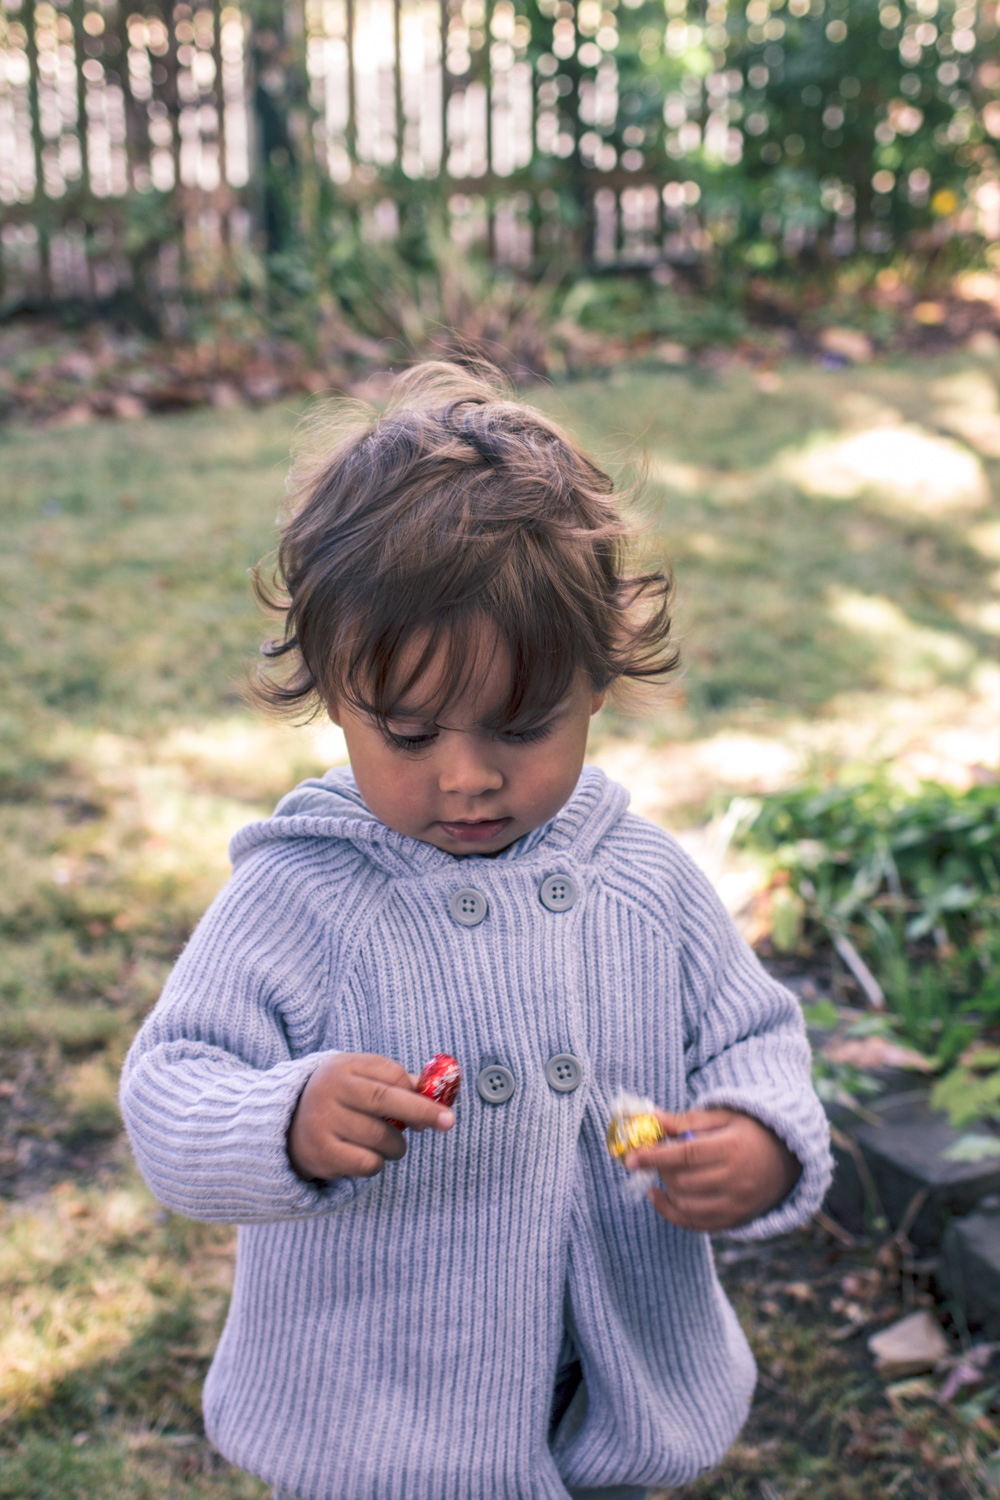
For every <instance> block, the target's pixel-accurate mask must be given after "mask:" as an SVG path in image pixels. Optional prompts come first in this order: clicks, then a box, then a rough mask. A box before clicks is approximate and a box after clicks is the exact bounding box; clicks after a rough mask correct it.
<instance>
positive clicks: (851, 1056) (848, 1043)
mask: <svg viewBox="0 0 1000 1500" xmlns="http://www.w3.org/2000/svg"><path fill="white" fill-rule="evenodd" d="M822 1052H823V1056H824V1057H825V1058H827V1059H828V1061H830V1062H835V1063H849V1064H850V1065H851V1066H852V1067H854V1068H910V1069H911V1070H914V1071H916V1072H918V1073H933V1072H935V1070H936V1066H937V1065H936V1063H935V1062H934V1061H933V1059H932V1058H929V1057H925V1056H924V1055H923V1053H922V1052H917V1051H915V1049H914V1048H913V1047H903V1046H901V1045H900V1044H899V1042H894V1041H891V1040H890V1038H889V1037H885V1036H856V1037H842V1038H840V1039H839V1040H837V1039H834V1040H832V1041H829V1042H827V1043H826V1045H825V1046H824V1047H823V1049H822Z"/></svg>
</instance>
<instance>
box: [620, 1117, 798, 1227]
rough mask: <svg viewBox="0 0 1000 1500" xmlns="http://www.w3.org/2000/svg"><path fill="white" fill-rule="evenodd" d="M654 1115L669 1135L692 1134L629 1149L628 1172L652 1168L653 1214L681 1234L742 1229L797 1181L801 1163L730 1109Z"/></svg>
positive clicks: (781, 1144)
mask: <svg viewBox="0 0 1000 1500" xmlns="http://www.w3.org/2000/svg"><path fill="white" fill-rule="evenodd" d="M656 1118H657V1119H658V1120H659V1122H660V1124H661V1125H662V1126H663V1128H664V1130H665V1131H666V1132H667V1134H668V1135H669V1136H675V1137H676V1136H679V1135H680V1134H681V1133H682V1132H683V1131H685V1130H690V1131H693V1132H694V1139H693V1140H687V1141H679V1140H676V1139H675V1140H666V1141H660V1142H658V1144H657V1145H655V1146H644V1147H643V1148H642V1149H641V1150H640V1151H630V1152H629V1154H628V1156H626V1158H625V1166H626V1167H627V1168H628V1170H629V1171H633V1170H634V1169H635V1168H637V1167H652V1168H654V1170H655V1171H657V1172H658V1173H659V1174H660V1178H661V1181H662V1182H663V1184H664V1188H665V1189H666V1191H664V1188H659V1187H654V1188H651V1189H650V1192H649V1200H650V1202H651V1203H652V1205H653V1207H654V1208H655V1209H656V1212H657V1213H658V1214H661V1215H662V1216H663V1218H665V1219H667V1220H668V1221H669V1222H670V1223H671V1224H677V1225H679V1226H680V1228H681V1229H695V1230H699V1231H707V1232H709V1233H715V1232H716V1231H717V1230H723V1229H738V1228H739V1226H740V1225H741V1224H749V1222H750V1221H751V1219H756V1218H758V1217H759V1216H760V1215H761V1214H763V1213H766V1212H767V1210H768V1209H770V1208H773V1207H774V1206H775V1204H777V1203H780V1202H781V1200H782V1198H784V1197H786V1196H787V1195H788V1193H790V1192H791V1190H792V1188H793V1187H794V1186H795V1184H796V1182H798V1180H799V1176H800V1174H801V1171H802V1164H801V1163H800V1162H799V1160H798V1158H797V1157H795V1156H793V1155H792V1153H791V1152H790V1151H789V1149H788V1147H787V1146H786V1145H785V1144H784V1142H783V1141H780V1140H779V1139H778V1137H777V1136H776V1135H775V1134H774V1132H773V1131H772V1130H769V1129H768V1128H767V1126H766V1125H762V1124H761V1123H760V1121H759V1120H755V1119H753V1117H752V1116H751V1115H745V1114H741V1113H740V1112H739V1111H738V1110H734V1109H692V1110H689V1111H688V1112H687V1113H686V1114H681V1115H671V1114H667V1112H666V1111H665V1110H662V1109H658V1110H657V1111H656Z"/></svg>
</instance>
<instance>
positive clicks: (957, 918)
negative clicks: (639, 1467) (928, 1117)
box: [743, 773, 1000, 1126]
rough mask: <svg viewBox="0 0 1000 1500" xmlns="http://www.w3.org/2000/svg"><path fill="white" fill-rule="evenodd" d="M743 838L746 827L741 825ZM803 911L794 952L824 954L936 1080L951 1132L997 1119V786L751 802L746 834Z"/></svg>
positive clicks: (825, 789) (813, 792)
mask: <svg viewBox="0 0 1000 1500" xmlns="http://www.w3.org/2000/svg"><path fill="white" fill-rule="evenodd" d="M744 826H746V825H744ZM743 837H744V839H745V840H746V842H747V843H749V844H751V845H753V846H755V847H756V848H757V849H758V850H760V851H763V852H766V853H767V855H768V856H769V859H770V862H771V864H772V865H773V869H774V875H775V878H780V879H782V880H785V881H787V883H788V886H789V887H790V889H791V890H792V891H793V892H794V893H796V894H797V895H798V897H799V898H800V899H801V901H802V903H803V909H804V912H805V918H806V920H805V924H804V926H803V929H802V937H801V945H802V946H805V947H808V946H810V945H815V943H816V942H817V941H819V942H823V941H826V942H830V943H832V945H833V947H834V948H835V949H836V951H837V952H838V953H839V954H840V956H841V957H842V959H843V960H844V962H845V964H846V965H847V967H848V968H849V969H851V971H852V973H853V975H854V977H855V979H856V980H857V982H858V983H859V984H860V986H861V988H862V989H863V990H864V991H865V992H866V995H867V998H868V1000H869V1002H870V1003H872V1004H875V1005H880V1004H884V1005H885V1006H886V1007H887V1009H888V1012H889V1017H890V1025H891V1027H892V1029H893V1030H894V1031H895V1032H896V1033H897V1034H898V1035H900V1036H901V1037H903V1038H905V1039H906V1040H907V1041H908V1042H910V1043H912V1044H913V1045H914V1046H916V1047H917V1048H919V1049H920V1050H921V1051H922V1052H924V1053H925V1054H927V1055H930V1056H933V1058H934V1059H935V1061H936V1063H937V1065H938V1067H939V1068H940V1069H942V1070H947V1071H945V1076H944V1077H943V1078H942V1079H941V1080H940V1082H939V1083H938V1085H937V1086H936V1091H935V1102H936V1103H937V1104H938V1105H939V1106H940V1107H941V1108H943V1109H947V1110H948V1112H949V1114H950V1115H951V1118H952V1120H953V1122H954V1123H955V1124H956V1125H957V1126H963V1125H966V1124H968V1123H970V1122H972V1121H974V1120H978V1119H983V1118H988V1117H990V1116H992V1115H995V1114H996V1113H997V1112H998V1110H1000V1051H998V1050H997V1049H996V1048H992V1049H984V1050H981V1051H979V1052H977V1053H975V1054H974V1056H973V1060H971V1061H969V1060H968V1059H967V1058H966V1053H965V1049H966V1048H967V1047H968V1046H969V1044H970V1042H972V1041H973V1040H974V1039H975V1038H976V1037H977V1036H979V1035H981V1034H983V1033H987V1032H988V1031H989V1030H990V1028H992V1027H994V1026H995V1025H996V1023H997V1021H998V1020H1000V899H998V895H1000V783H992V784H990V785H986V786H977V787H973V788H971V789H970V790H969V791H965V792H960V791H956V790H954V789H952V788H950V787H945V786H938V785H934V784H930V783H928V784H925V785H924V786H922V787H921V788H920V789H919V790H918V791H917V792H915V793H910V792H907V791H905V790H904V789H903V788H901V787H900V786H898V785H897V784H896V783H894V782H893V781H892V780H891V779H890V778H889V776H888V775H887V774H885V773H880V774H877V775H874V776H869V777H868V778H867V779H865V780H855V781H839V782H834V783H832V784H830V785H826V786H815V785H813V786H808V787H803V788H797V789H796V790H794V791H791V792H785V793H779V794H777V795H775V796H773V797H767V798H762V799H761V800H760V802H759V803H758V804H757V813H756V817H755V818H754V820H753V821H752V823H750V825H749V827H747V828H746V832H745V834H744V835H743Z"/></svg>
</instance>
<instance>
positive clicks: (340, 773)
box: [229, 766, 629, 876]
mask: <svg viewBox="0 0 1000 1500" xmlns="http://www.w3.org/2000/svg"><path fill="white" fill-rule="evenodd" d="M628 800H629V798H628V793H627V792H626V790H625V788H624V787H622V786H619V785H618V783H617V782H615V781H611V780H610V779H609V778H608V777H607V776H605V774H604V772H603V771H599V770H598V769H597V767H596V766H584V768H583V771H582V772H581V774H580V779H579V781H578V782H577V784H576V787H575V789H574V791H573V793H572V795H571V796H570V799H569V801H568V802H566V803H565V804H564V806H563V807H561V808H560V809H559V811H558V812H557V813H556V815H555V817H554V818H553V819H552V821H551V823H548V824H546V825H545V828H544V829H542V830H539V829H537V828H536V829H532V830H531V831H530V832H529V833H526V834H525V835H524V837H523V838H521V839H519V840H518V841H517V842H516V843H515V844H512V845H511V846H510V848H508V849H505V850H503V851H502V855H501V856H499V857H503V858H507V859H509V858H521V859H526V858H534V857H535V856H536V855H537V856H538V857H540V858H545V859H549V860H551V858H552V856H553V855H556V854H562V853H565V854H566V855H568V856H569V857H571V858H573V859H575V860H578V861H586V860H588V859H589V858H590V857H591V855H592V854H593V851H594V850H595V849H596V847H597V845H598V844H599V843H600V841H601V839H602V838H603V837H604V835H605V834H606V833H607V832H608V830H609V829H610V828H612V827H613V826H614V824H615V823H617V822H618V820H619V819H620V818H621V816H622V814H623V813H624V812H625V809H626V807H627V806H628ZM298 838H305V839H342V840H346V841H348V842H349V843H352V844H355V845H357V846H358V848H359V849H363V850H364V852H365V853H366V855H367V856H368V858H369V859H371V860H372V862H373V863H375V864H377V865H379V866H380V867H381V868H383V869H384V870H386V871H387V872H388V873H389V874H392V875H397V876H402V875H407V874H419V873H423V872H428V871H431V870H447V869H450V868H453V867H454V866H455V865H456V864H459V863H461V864H463V865H470V864H481V863H484V862H486V861H487V860H488V859H489V856H485V855H475V854H466V855H455V854H448V853H446V851H445V850H443V849H438V848H437V847H436V846H435V845H434V844H428V843H424V842H423V840H421V839H413V838H410V837H409V836H408V835H407V834H405V833H397V832H396V831H395V829H392V828H387V827H386V826H385V824H384V823H382V822H380V821H379V819H378V818H376V816H375V814H374V813H373V812H372V811H371V810H370V809H369V808H368V807H367V806H366V804H365V802H364V800H363V798H362V796H361V793H360V792H359V791H358V787H357V783H356V782H355V780H354V775H353V773H352V771H351V770H350V768H349V767H346V766H335V767H334V768H333V770H331V771H327V773H326V775H325V776H322V777H319V778H316V779H314V780H309V781H303V782H300V783H299V785H298V786H297V787H295V788H294V790H293V791H291V792H289V793H288V795H287V796H285V797H283V798H282V799H281V801H280V802H279V803H278V806H277V807H276V808H275V810H274V813H273V815H272V816H271V817H270V818H265V819H263V820H262V821H260V822H258V823H249V824H248V825H247V826H246V827H245V828H241V829H240V831H239V833H237V834H236V836H235V837H234V838H233V840H232V842H231V844H230V846H229V857H230V859H231V860H232V863H233V866H234V868H235V867H236V866H237V865H238V864H239V863H240V862H241V861H242V860H243V859H245V858H246V857H247V856H248V855H249V854H251V853H252V852H253V851H254V850H255V849H258V848H260V847H261V845H263V844H270V843H274V842H276V841H279V840H285V839H298ZM495 857H497V856H495ZM490 862H492V860H490Z"/></svg>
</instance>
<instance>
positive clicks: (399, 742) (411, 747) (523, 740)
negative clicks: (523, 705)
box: [384, 723, 552, 755]
mask: <svg viewBox="0 0 1000 1500" xmlns="http://www.w3.org/2000/svg"><path fill="white" fill-rule="evenodd" d="M551 732H552V725H551V723H549V724H539V725H538V726H537V727H536V728H535V729H524V730H522V731H521V733H520V734H508V735H504V736H503V738H504V739H506V740H507V741H508V743H510V744H514V745H534V744H537V743H538V741H539V740H544V739H546V738H547V737H548V735H549V734H551ZM384 733H385V737H386V739H387V740H388V742H389V744H390V745H392V746H394V748H395V749H397V750H407V751H409V752H410V754H411V755H415V754H416V753H417V752H418V751H420V750H424V749H426V748H427V746H428V745H430V744H432V743H433V741H434V740H435V739H436V738H437V736H436V735H434V734H414V735H404V734H393V733H392V730H391V729H386V730H385V731H384Z"/></svg>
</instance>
